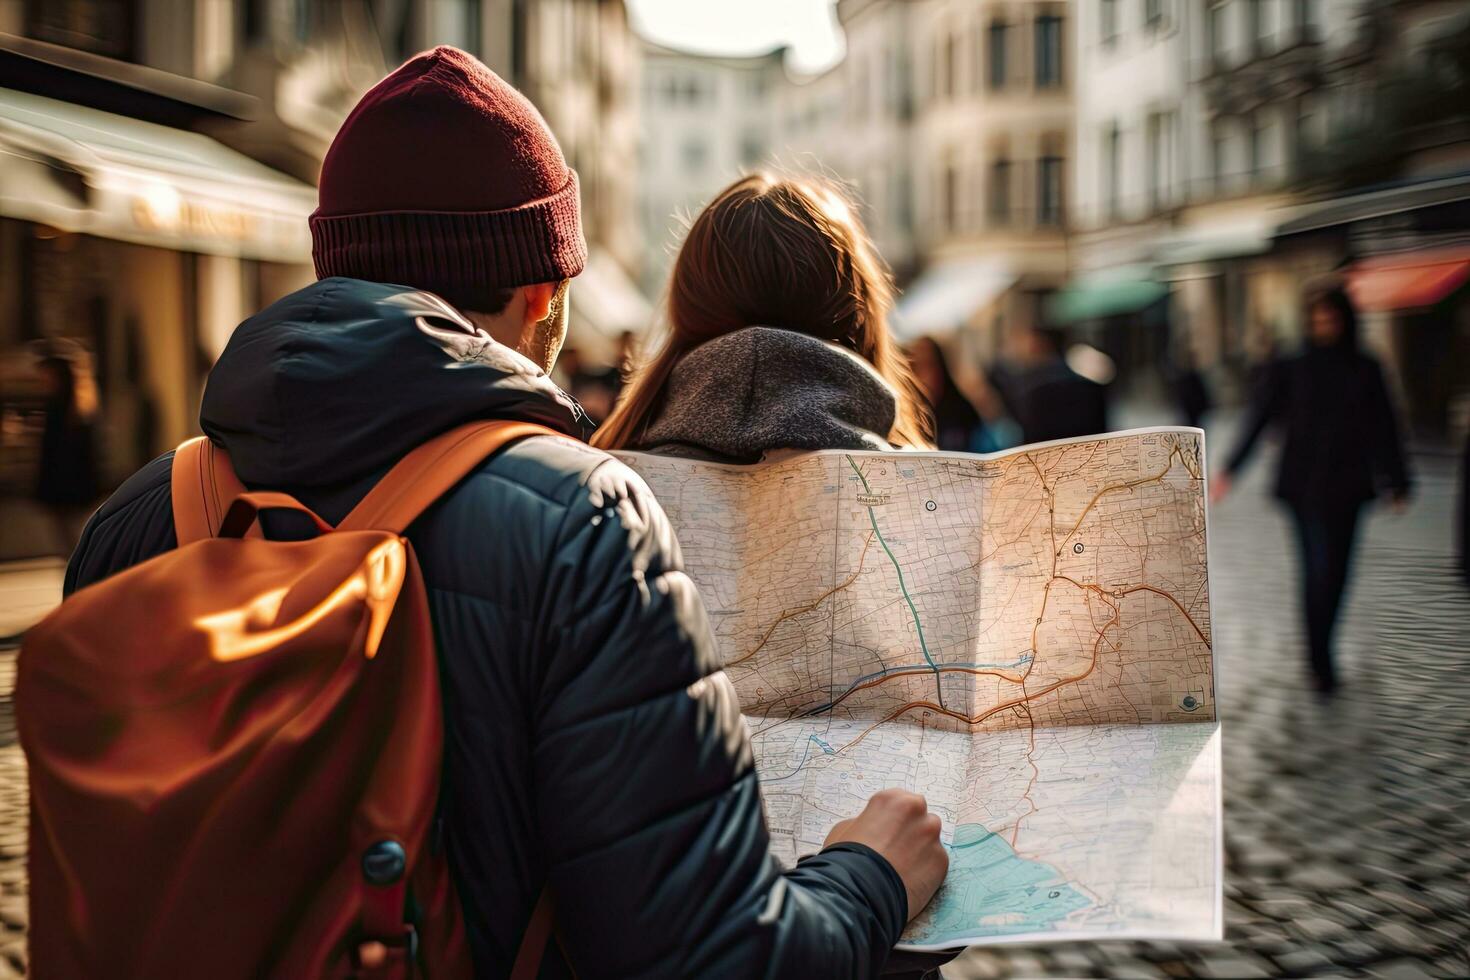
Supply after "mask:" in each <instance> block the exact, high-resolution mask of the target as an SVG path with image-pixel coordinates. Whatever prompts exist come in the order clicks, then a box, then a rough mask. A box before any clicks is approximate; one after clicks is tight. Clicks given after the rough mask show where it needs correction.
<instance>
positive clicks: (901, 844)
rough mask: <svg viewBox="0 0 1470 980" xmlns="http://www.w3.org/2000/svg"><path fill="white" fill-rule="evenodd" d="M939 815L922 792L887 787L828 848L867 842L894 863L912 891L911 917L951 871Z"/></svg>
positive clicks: (839, 829) (839, 828) (835, 832)
mask: <svg viewBox="0 0 1470 980" xmlns="http://www.w3.org/2000/svg"><path fill="white" fill-rule="evenodd" d="M939 826H940V822H939V817H937V816H936V815H934V814H932V813H930V812H929V804H928V803H926V802H925V801H924V798H923V797H922V796H920V795H919V794H917V793H906V792H904V791H903V790H901V789H885V790H881V791H879V792H877V793H874V794H873V798H872V799H870V800H868V805H867V806H865V807H863V812H862V813H859V814H858V815H857V816H855V817H851V818H849V819H847V820H843V821H840V822H839V823H838V824H837V825H836V826H835V827H833V828H832V832H831V833H829V834H828V835H827V840H826V841H825V842H824V843H823V844H822V846H823V847H831V846H832V845H833V844H840V843H842V842H843V841H852V842H853V843H855V844H866V845H867V846H869V847H871V848H872V849H873V850H875V851H877V852H878V853H879V854H881V855H883V857H884V858H885V859H886V860H887V861H888V863H889V864H891V865H893V870H895V871H897V872H898V876H899V877H900V878H902V879H903V887H904V890H905V891H907V892H908V898H909V918H910V919H912V918H913V917H914V916H916V915H918V914H919V913H920V912H922V911H924V906H925V905H928V904H929V899H931V898H933V897H934V893H935V892H936V891H938V890H939V885H940V883H941V882H943V881H944V876H945V874H947V873H948V872H949V853H948V852H947V851H945V849H944V845H943V844H941V843H939Z"/></svg>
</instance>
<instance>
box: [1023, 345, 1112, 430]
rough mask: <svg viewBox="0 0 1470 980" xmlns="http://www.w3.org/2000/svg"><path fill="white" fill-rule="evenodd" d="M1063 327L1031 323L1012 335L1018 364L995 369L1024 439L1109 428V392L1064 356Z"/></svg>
mask: <svg viewBox="0 0 1470 980" xmlns="http://www.w3.org/2000/svg"><path fill="white" fill-rule="evenodd" d="M1062 342H1063V336H1062V334H1061V332H1060V331H1057V330H1051V329H1044V328H1041V327H1029V328H1026V329H1024V330H1022V331H1021V332H1019V333H1018V334H1015V335H1013V347H1014V352H1013V354H1012V359H1013V360H1014V361H1015V362H1016V364H1017V367H1016V368H1014V369H1011V370H1008V371H1006V372H1004V373H1000V372H997V374H996V382H997V384H996V387H997V390H998V391H999V392H1000V395H1001V398H1002V399H1003V400H1004V401H1005V403H1006V408H1007V409H1008V410H1009V411H1010V414H1011V417H1012V418H1014V419H1015V420H1016V422H1017V423H1018V424H1019V425H1020V426H1021V440H1022V442H1027V443H1031V442H1048V441H1050V440H1052V439H1071V438H1075V437H1078V436H1090V435H1096V434H1098V433H1102V432H1107V431H1108V392H1107V388H1106V387H1105V386H1104V385H1100V384H1098V383H1097V382H1096V381H1093V380H1091V379H1090V378H1084V377H1083V376H1082V375H1080V374H1078V373H1077V372H1076V371H1074V370H1072V368H1071V367H1070V366H1068V364H1067V361H1066V359H1065V358H1064V357H1063V356H1062Z"/></svg>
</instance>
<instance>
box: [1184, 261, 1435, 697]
mask: <svg viewBox="0 0 1470 980" xmlns="http://www.w3.org/2000/svg"><path fill="white" fill-rule="evenodd" d="M1307 311H1308V330H1307V345H1306V348H1305V349H1304V350H1303V351H1302V353H1300V354H1298V355H1297V356H1295V357H1292V358H1288V359H1286V360H1282V361H1279V362H1277V363H1276V364H1275V366H1274V367H1273V368H1271V369H1270V371H1269V373H1268V374H1267V375H1266V376H1265V377H1264V379H1263V381H1262V384H1261V385H1260V387H1259V389H1258V390H1257V392H1256V393H1255V397H1254V398H1253V400H1252V404H1251V406H1250V410H1249V412H1248V414H1247V416H1246V420H1245V424H1244V428H1243V429H1242V430H1241V433H1240V437H1239V440H1238V441H1237V444H1236V446H1235V450H1234V452H1232V453H1231V454H1230V457H1229V462H1228V463H1227V464H1226V468H1225V471H1224V472H1223V473H1218V474H1216V476H1215V478H1214V486H1213V488H1212V493H1211V496H1212V498H1213V499H1215V500H1219V499H1221V498H1223V497H1224V496H1225V494H1226V493H1228V492H1229V489H1230V486H1231V483H1232V480H1233V478H1234V477H1235V475H1236V474H1237V473H1239V471H1240V470H1241V468H1242V467H1243V466H1244V465H1245V464H1246V461H1247V460H1249V459H1250V456H1251V453H1252V451H1253V450H1254V449H1255V447H1256V445H1257V442H1258V440H1259V439H1260V436H1261V434H1262V432H1263V431H1264V430H1265V429H1266V427H1267V426H1268V425H1271V424H1273V423H1274V424H1276V425H1277V426H1279V427H1280V429H1281V430H1282V431H1283V434H1284V437H1285V438H1284V444H1283V446H1282V449H1281V462H1280V466H1279V468H1278V471H1277V478H1276V496H1277V497H1279V498H1280V499H1281V500H1282V501H1284V502H1285V503H1286V505H1287V506H1288V507H1289V508H1290V509H1291V513H1292V516H1293V518H1294V519H1295V522H1296V528H1297V537H1298V541H1299V544H1300V548H1301V555H1302V584H1303V605H1304V607H1305V614H1306V625H1307V647H1308V650H1309V652H1310V666H1311V671H1312V679H1313V682H1314V684H1315V686H1316V687H1317V689H1318V690H1319V691H1321V692H1323V693H1330V692H1331V691H1332V690H1333V689H1334V688H1335V687H1336V686H1337V671H1336V668H1335V666H1334V663H1333V655H1332V634H1333V629H1334V627H1335V625H1336V623H1337V615H1338V611H1339V610H1340V608H1341V606H1342V599H1343V595H1344V592H1345V590H1346V588H1347V582H1348V573H1349V570H1350V568H1351V559H1352V551H1353V541H1354V537H1355V535H1356V532H1357V527H1358V518H1359V515H1360V514H1361V512H1362V509H1363V505H1364V504H1366V503H1367V502H1369V501H1371V500H1373V499H1374V498H1375V497H1376V496H1378V495H1379V493H1380V492H1386V493H1387V494H1388V495H1389V497H1390V499H1391V500H1392V501H1393V503H1394V506H1395V508H1396V509H1398V508H1401V507H1402V506H1403V505H1404V503H1405V501H1406V500H1407V499H1408V494H1409V473H1408V469H1407V467H1406V465H1405V462H1404V455H1403V450H1402V447H1401V445H1400V440H1399V424H1398V419H1397V417H1396V415H1395V412H1394V409H1393V404H1392V402H1391V401H1390V399H1389V394H1388V387H1387V385H1386V384H1385V383H1384V379H1383V370H1382V368H1380V367H1379V364H1378V362H1377V361H1376V360H1374V359H1373V358H1372V357H1371V356H1369V355H1368V354H1365V353H1363V352H1362V351H1361V350H1360V349H1359V348H1358V317H1357V311H1356V310H1355V309H1354V308H1353V304H1352V300H1351V299H1349V297H1348V295H1347V293H1346V292H1344V291H1343V290H1342V289H1341V288H1340V287H1336V288H1332V289H1328V290H1324V291H1319V292H1316V293H1314V294H1313V295H1312V296H1311V298H1310V299H1309V301H1308V304H1307Z"/></svg>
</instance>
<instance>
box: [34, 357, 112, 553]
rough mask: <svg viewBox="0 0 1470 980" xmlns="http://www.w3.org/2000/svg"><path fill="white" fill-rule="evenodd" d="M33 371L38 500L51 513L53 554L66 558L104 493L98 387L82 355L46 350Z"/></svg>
mask: <svg viewBox="0 0 1470 980" xmlns="http://www.w3.org/2000/svg"><path fill="white" fill-rule="evenodd" d="M36 369H37V371H38V372H39V373H40V376H41V386H42V401H43V409H42V411H43V413H44V420H43V422H42V428H41V453H40V460H39V466H38V473H37V479H36V499H37V500H38V501H39V502H40V503H41V505H42V506H43V507H45V508H46V511H47V513H48V514H49V515H50V517H51V523H52V526H53V528H54V533H55V540H56V547H57V553H58V554H59V555H61V556H62V557H63V558H65V557H68V556H70V555H71V551H72V548H74V547H75V546H76V543H77V539H78V538H79V537H81V533H82V525H83V524H85V523H86V520H87V515H88V514H89V513H91V510H92V507H93V506H94V505H95V504H96V503H97V498H98V496H99V495H100V494H101V492H102V481H101V479H100V477H99V475H98V471H97V426H96V421H95V420H96V416H97V385H96V382H95V381H94V380H93V378H92V373H91V371H89V370H88V369H87V366H86V362H85V354H78V355H77V356H74V357H68V356H66V355H63V354H59V353H51V354H47V355H46V356H45V357H43V358H42V359H41V361H40V363H39V364H37V366H36Z"/></svg>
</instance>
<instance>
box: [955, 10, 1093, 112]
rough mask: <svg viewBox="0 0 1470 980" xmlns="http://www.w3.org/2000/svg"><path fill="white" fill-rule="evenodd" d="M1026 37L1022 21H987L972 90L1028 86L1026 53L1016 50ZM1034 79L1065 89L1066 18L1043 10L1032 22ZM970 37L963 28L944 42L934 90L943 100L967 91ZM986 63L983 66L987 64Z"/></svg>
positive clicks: (977, 42)
mask: <svg viewBox="0 0 1470 980" xmlns="http://www.w3.org/2000/svg"><path fill="white" fill-rule="evenodd" d="M1021 36H1024V35H1023V28H1022V27H1021V25H1016V24H1011V23H1008V22H1006V21H1003V20H995V21H991V22H990V23H989V24H985V25H982V27H981V28H980V30H979V31H978V32H977V33H976V35H975V40H974V58H973V61H972V65H971V75H970V78H971V80H972V86H971V87H972V89H973V90H975V91H979V90H981V89H982V88H988V89H990V90H991V91H1000V90H1003V89H1006V88H1009V87H1011V86H1017V87H1021V86H1024V84H1025V81H1024V79H1023V78H1022V77H1021V71H1020V70H1019V69H1020V67H1021V58H1019V57H1017V52H1016V51H1015V50H1014V49H1015V45H1016V44H1017V43H1018V42H1017V40H1016V38H1018V37H1021ZM1031 44H1032V62H1031V67H1032V83H1033V84H1034V86H1035V87H1036V88H1038V89H1052V88H1060V87H1061V86H1062V84H1063V81H1064V78H1065V75H1064V67H1063V61H1062V55H1063V50H1064V49H1063V44H1062V18H1061V17H1060V16H1057V15H1055V14H1043V15H1041V16H1039V17H1037V18H1036V19H1034V20H1033V21H1032V22H1031ZM963 47H964V39H963V37H962V35H960V34H959V33H957V32H952V33H947V34H945V35H943V36H942V37H941V38H940V39H939V41H938V48H937V51H936V53H935V54H936V56H935V59H934V79H933V84H932V86H931V89H930V91H932V92H933V93H934V97H935V98H936V99H939V100H943V99H953V98H956V97H958V96H959V95H960V94H962V91H963V87H962V85H961V82H960V63H961V60H962V58H963ZM982 66H983V68H982Z"/></svg>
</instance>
